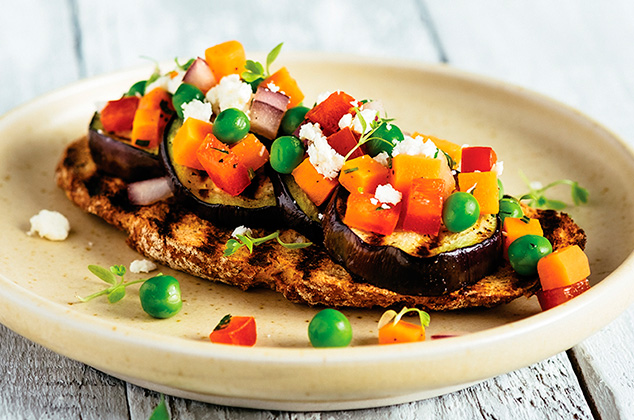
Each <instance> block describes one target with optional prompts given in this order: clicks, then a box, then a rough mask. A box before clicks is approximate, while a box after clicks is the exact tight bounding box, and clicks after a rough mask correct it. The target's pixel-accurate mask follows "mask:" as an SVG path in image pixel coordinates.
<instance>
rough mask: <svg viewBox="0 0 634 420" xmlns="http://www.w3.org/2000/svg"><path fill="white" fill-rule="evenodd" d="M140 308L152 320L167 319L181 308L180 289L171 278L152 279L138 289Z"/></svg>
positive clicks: (158, 277) (162, 276)
mask: <svg viewBox="0 0 634 420" xmlns="http://www.w3.org/2000/svg"><path fill="white" fill-rule="evenodd" d="M139 297H140V299H141V307H142V308H143V310H144V311H145V312H147V313H148V314H149V315H150V316H152V317H154V318H169V317H171V316H174V315H176V314H177V313H178V312H179V311H180V310H181V307H182V306H183V301H182V299H181V287H180V284H179V283H178V280H176V279H175V278H174V277H172V276H164V275H161V276H156V277H152V278H150V279H148V280H146V281H145V282H143V284H142V285H141V288H140V289H139Z"/></svg>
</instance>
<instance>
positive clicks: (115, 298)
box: [108, 284, 125, 303]
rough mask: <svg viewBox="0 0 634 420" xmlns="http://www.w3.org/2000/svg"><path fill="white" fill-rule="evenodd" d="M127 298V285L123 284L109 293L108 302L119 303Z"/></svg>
mask: <svg viewBox="0 0 634 420" xmlns="http://www.w3.org/2000/svg"><path fill="white" fill-rule="evenodd" d="M124 296H125V285H123V284H121V285H119V286H117V287H115V288H114V289H112V290H111V291H110V293H108V302H110V303H115V302H119V301H120V300H121V299H123V297H124Z"/></svg>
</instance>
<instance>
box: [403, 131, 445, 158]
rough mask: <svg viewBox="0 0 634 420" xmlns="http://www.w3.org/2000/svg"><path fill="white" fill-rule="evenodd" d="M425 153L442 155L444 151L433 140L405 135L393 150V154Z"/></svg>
mask: <svg viewBox="0 0 634 420" xmlns="http://www.w3.org/2000/svg"><path fill="white" fill-rule="evenodd" d="M401 154H402V155H411V156H416V155H425V156H427V157H431V158H433V157H440V156H441V155H442V152H440V150H439V149H438V148H437V147H436V145H435V144H434V142H433V141H431V140H429V139H428V140H425V139H424V138H423V137H422V136H416V138H412V137H410V136H405V138H404V139H403V141H400V142H398V143H397V144H396V145H395V146H394V149H393V150H392V156H396V155H401Z"/></svg>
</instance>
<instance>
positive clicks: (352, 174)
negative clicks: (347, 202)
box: [339, 155, 390, 194]
mask: <svg viewBox="0 0 634 420" xmlns="http://www.w3.org/2000/svg"><path fill="white" fill-rule="evenodd" d="M389 173H390V171H389V169H387V168H386V167H385V166H383V165H381V164H380V163H379V162H377V161H376V160H374V159H373V158H371V157H370V156H369V155H363V156H361V157H358V158H355V159H350V160H347V161H346V162H345V163H344V164H343V167H342V168H341V172H340V173H339V183H340V184H341V185H343V187H344V188H345V189H346V190H348V191H349V192H351V193H356V192H365V193H370V194H373V193H374V191H375V190H376V187H377V186H379V185H383V184H387V183H388V177H389Z"/></svg>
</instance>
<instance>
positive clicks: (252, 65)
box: [244, 60, 264, 75]
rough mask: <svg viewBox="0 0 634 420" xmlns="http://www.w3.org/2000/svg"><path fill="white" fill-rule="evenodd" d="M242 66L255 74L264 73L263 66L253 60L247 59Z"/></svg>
mask: <svg viewBox="0 0 634 420" xmlns="http://www.w3.org/2000/svg"><path fill="white" fill-rule="evenodd" d="M244 68H245V69H246V70H248V71H250V72H251V73H254V74H255V75H258V74H264V66H262V64H261V63H259V62H257V61H253V60H247V62H246V64H245V65H244Z"/></svg>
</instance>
